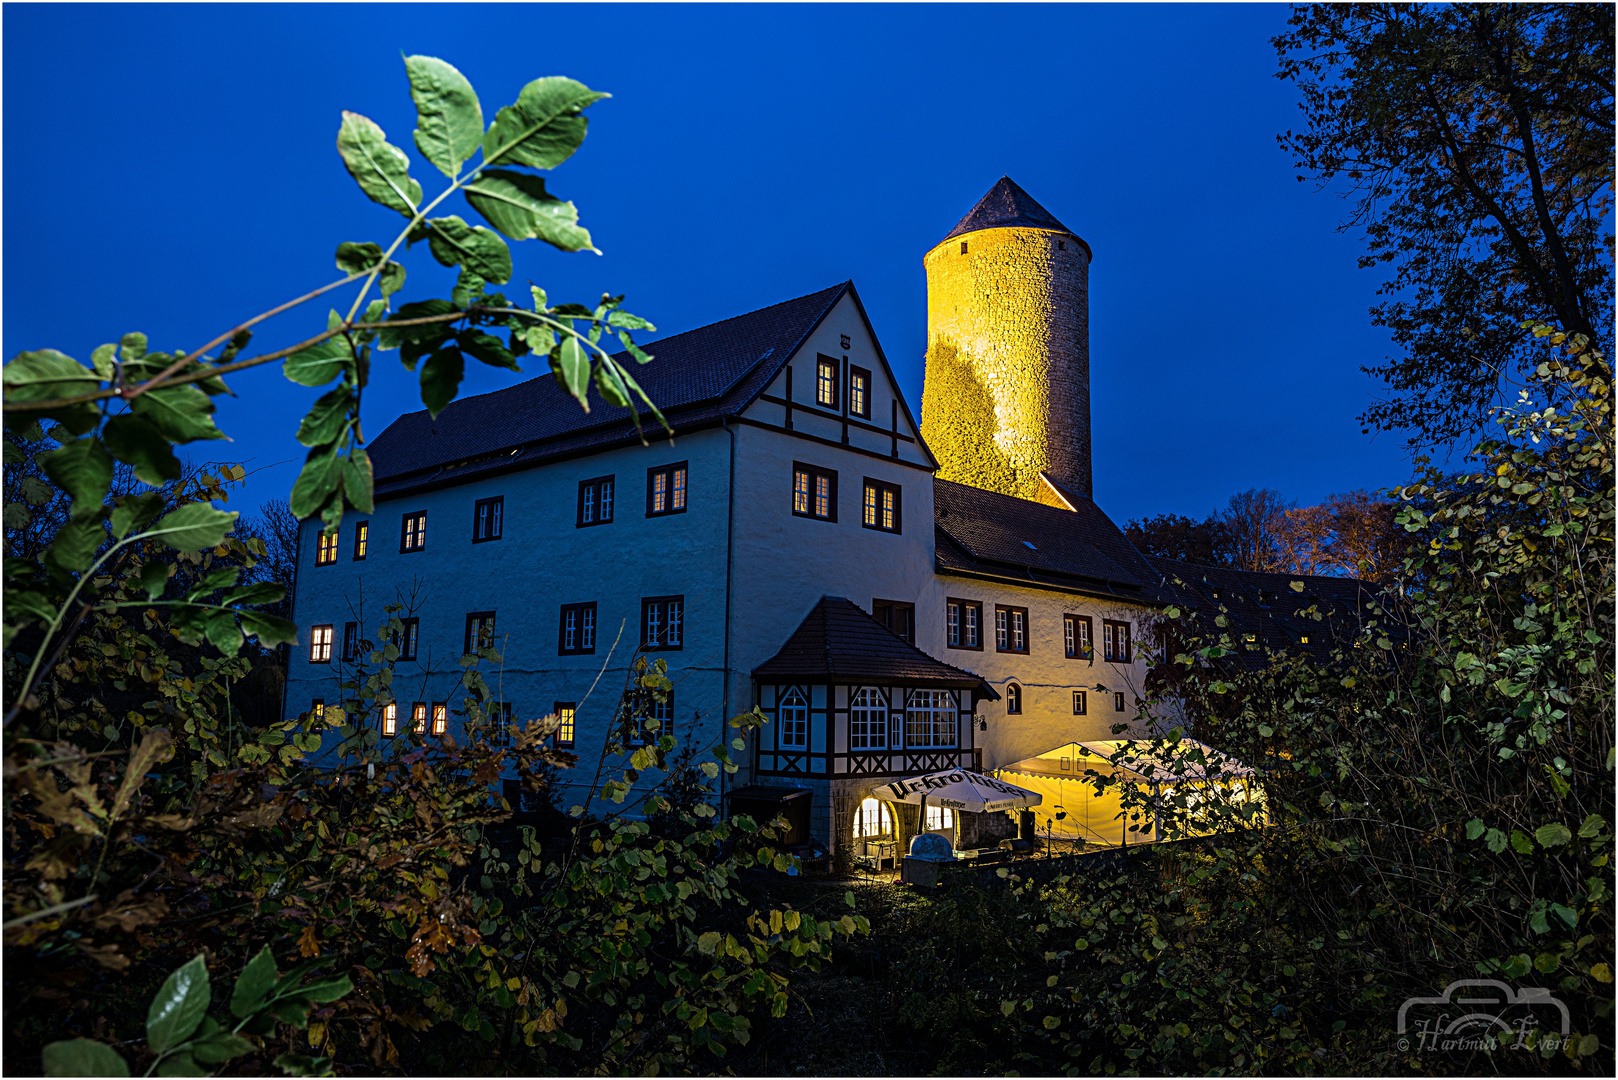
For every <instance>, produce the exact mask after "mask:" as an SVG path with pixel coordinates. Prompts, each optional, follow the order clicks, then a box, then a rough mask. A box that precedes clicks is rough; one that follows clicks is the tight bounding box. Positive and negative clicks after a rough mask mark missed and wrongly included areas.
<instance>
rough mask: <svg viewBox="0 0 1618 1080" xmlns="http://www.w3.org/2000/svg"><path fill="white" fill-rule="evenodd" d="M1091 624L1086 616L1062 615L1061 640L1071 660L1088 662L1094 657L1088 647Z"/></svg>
mask: <svg viewBox="0 0 1618 1080" xmlns="http://www.w3.org/2000/svg"><path fill="white" fill-rule="evenodd" d="M1090 632H1091V623H1090V618H1089V616H1087V615H1063V616H1062V639H1063V644H1064V645H1065V646H1066V650H1067V656H1068V658H1069V659H1072V660H1089V659H1090V658H1091V657H1093V656H1094V655H1095V650H1094V649H1093V648H1092V647H1091V645H1090Z"/></svg>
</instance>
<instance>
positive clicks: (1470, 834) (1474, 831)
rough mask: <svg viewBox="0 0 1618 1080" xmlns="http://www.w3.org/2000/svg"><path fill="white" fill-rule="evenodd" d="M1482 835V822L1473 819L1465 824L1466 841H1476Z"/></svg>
mask: <svg viewBox="0 0 1618 1080" xmlns="http://www.w3.org/2000/svg"><path fill="white" fill-rule="evenodd" d="M1482 835H1483V822H1481V821H1479V820H1478V819H1477V818H1473V819H1472V820H1471V821H1468V822H1467V823H1466V838H1467V839H1468V840H1476V839H1477V838H1478V837H1480V836H1482Z"/></svg>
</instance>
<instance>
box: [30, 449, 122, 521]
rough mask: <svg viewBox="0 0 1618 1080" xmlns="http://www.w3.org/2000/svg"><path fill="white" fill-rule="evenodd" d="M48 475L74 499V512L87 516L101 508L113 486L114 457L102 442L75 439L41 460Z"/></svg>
mask: <svg viewBox="0 0 1618 1080" xmlns="http://www.w3.org/2000/svg"><path fill="white" fill-rule="evenodd" d="M40 464H41V465H42V466H43V467H44V469H45V475H46V476H49V477H50V478H51V481H52V482H53V483H55V485H56V486H57V487H59V488H61V489H62V490H63V491H65V492H67V493H68V494H69V495H70V496H72V498H73V513H74V515H75V516H81V517H82V516H83V515H84V514H86V513H93V512H94V511H96V510H99V509H100V508H101V505H102V503H104V502H105V501H106V498H107V489H108V488H110V487H111V486H112V455H111V454H109V453H107V448H106V446H105V445H104V444H103V443H102V442H101V440H100V439H97V438H95V437H93V436H92V437H90V438H87V439H74V440H73V441H72V442H70V443H68V444H66V445H65V446H61V447H58V448H57V449H55V450H52V451H51V452H50V453H48V454H44V455H42V456H41V457H40Z"/></svg>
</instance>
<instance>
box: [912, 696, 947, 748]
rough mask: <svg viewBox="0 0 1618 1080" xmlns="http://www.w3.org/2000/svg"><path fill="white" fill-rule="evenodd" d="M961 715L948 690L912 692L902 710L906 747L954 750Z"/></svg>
mask: <svg viewBox="0 0 1618 1080" xmlns="http://www.w3.org/2000/svg"><path fill="white" fill-rule="evenodd" d="M959 724H960V714H959V713H958V712H957V711H956V704H955V695H954V693H952V692H951V691H949V690H912V691H910V700H909V703H908V704H906V706H905V745H906V746H921V747H926V746H954V745H955V744H956V741H957V740H956V729H957V727H958V726H959Z"/></svg>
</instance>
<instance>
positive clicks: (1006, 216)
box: [939, 176, 1090, 251]
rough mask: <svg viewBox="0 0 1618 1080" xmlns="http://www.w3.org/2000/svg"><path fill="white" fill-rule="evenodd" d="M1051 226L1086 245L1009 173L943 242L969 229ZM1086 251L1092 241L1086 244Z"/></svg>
mask: <svg viewBox="0 0 1618 1080" xmlns="http://www.w3.org/2000/svg"><path fill="white" fill-rule="evenodd" d="M1012 228H1023V229H1050V230H1052V231H1054V232H1063V233H1067V234H1068V235H1069V236H1071V237H1073V238H1074V239H1075V240H1078V241H1079V243H1081V244H1084V241H1083V240H1082V239H1080V237H1079V234H1078V233H1076V232H1074V231H1073V230H1072V229H1070V228H1068V227H1067V226H1066V225H1063V224H1062V223H1061V222H1060V221H1057V220H1056V215H1055V214H1052V213H1051V212H1050V211H1049V210H1047V209H1045V208H1044V207H1043V206H1041V205H1039V202H1038V201H1037V200H1036V199H1035V198H1034V197H1033V196H1032V195H1030V194H1028V192H1026V191H1024V190H1023V189H1022V188H1020V187H1018V186H1017V182H1016V181H1015V180H1013V179H1012V178H1011V177H1009V176H1002V177H1001V178H1000V179H999V180H996V181H995V184H994V187H992V188H990V189H989V190H988V193H987V194H985V195H984V196H983V198H981V199H979V200H978V204H977V205H976V206H974V207H972V209H971V211H970V212H969V213H968V214H967V215H966V216H965V217H963V218H962V219H961V220H960V222H959V223H958V224H957V225H956V226H955V228H953V229H951V230H950V231H949V235H947V236H945V237H944V239H943V240H940V241H939V243H940V244H943V243H947V242H949V241H950V240H953V239H955V238H956V237H957V236H961V235H963V234H965V233H969V232H977V231H978V230H979V229H1012ZM1084 248H1085V250H1086V251H1088V250H1089V249H1090V245H1089V244H1084Z"/></svg>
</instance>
